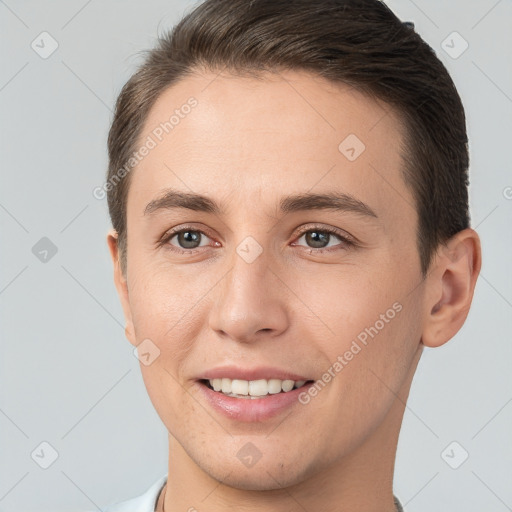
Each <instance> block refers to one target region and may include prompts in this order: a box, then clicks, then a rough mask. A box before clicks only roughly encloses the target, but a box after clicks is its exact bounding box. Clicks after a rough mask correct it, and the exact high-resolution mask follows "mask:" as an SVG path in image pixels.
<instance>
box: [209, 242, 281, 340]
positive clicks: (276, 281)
mask: <svg viewBox="0 0 512 512" xmlns="http://www.w3.org/2000/svg"><path fill="white" fill-rule="evenodd" d="M241 254H242V253H241ZM290 295H291V292H290V291H289V289H288V288H287V286H286V285H285V283H284V281H283V279H282V278H280V276H279V275H277V273H276V272H275V271H273V270H272V269H271V268H270V266H269V261H268V259H267V256H266V254H265V252H263V253H261V254H260V255H258V256H257V257H256V258H255V259H254V260H253V261H251V259H250V258H245V257H242V256H240V255H239V254H238V253H236V254H235V256H234V258H233V264H232V266H231V269H230V270H229V271H228V272H227V274H226V275H225V277H224V278H223V279H222V281H221V283H219V286H218V287H217V293H216V296H215V299H214V301H213V306H212V309H211V311H210V328H211V329H212V330H214V331H215V332H216V333H217V334H218V335H219V336H220V337H221V338H231V339H232V340H235V341H237V342H241V343H252V342H255V341H258V340H261V339H268V338H269V337H270V338H272V337H276V336H278V335H280V334H282V333H283V332H284V331H285V330H286V329H287V328H288V325H289V314H288V310H287V307H286V304H290V302H291V301H290Z"/></svg>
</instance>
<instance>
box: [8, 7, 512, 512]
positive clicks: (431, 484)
mask: <svg viewBox="0 0 512 512" xmlns="http://www.w3.org/2000/svg"><path fill="white" fill-rule="evenodd" d="M388 3H389V5H390V7H391V8H392V9H393V10H394V11H395V12H396V13H397V15H398V16H399V17H400V18H401V19H402V20H404V21H405V20H411V21H413V22H414V23H415V25H416V30H417V31H418V32H419V33H420V34H421V35H422V36H423V37H424V39H425V40H426V41H427V42H428V43H429V44H430V45H431V46H432V47H433V48H434V49H435V51H436V53H437V54H438V56H439V57H440V58H441V59H442V61H443V62H444V63H445V65H446V66H447V68H448V70H449V71H450V73H451V75H452V77H453V79H454V81H455V83H456V85H457V87H458V90H459V92H460V95H461V97H462V100H463V103H464V105H465V109H466V115H467V120H468V131H469V137H470V149H471V155H470V156H471V167H470V173H471V189H470V193H471V214H472V223H473V227H476V229H477V231H478V232H479V234H480V236H481V239H482V243H483V256H484V262H483V269H482V274H481V277H480V279H479V281H478V284H477V287H476V294H475V299H474V304H473V308H472V310H471V312H470V314H469V317H468V320H467V322H466V324H465V325H464V327H463V328H462V330H461V331H460V332H459V333H458V334H457V335H456V336H455V338H454V339H452V340H451V341H450V342H449V343H448V344H446V345H445V346H443V347H441V348H438V349H426V350H425V353H424V356H423V359H422V360H421V362H420V365H419V368H418V371H417V374H416V377H415V380H414V382H413V387H412V391H411V394H410V399H409V402H408V408H407V410H406V413H405V417H404V423H403V427H402V431H401V435H400V441H399V446H398V454H397V463H396V474H395V493H396V494H397V496H399V498H400V499H401V500H402V502H403V503H404V505H405V508H406V511H407V512H427V511H428V512H430V511H432V510H442V511H464V512H482V511H486V512H502V511H506V510H512V487H511V486H510V482H511V481H512V479H511V476H512V475H511V473H512V471H511V466H512V443H511V436H510V433H511V431H512V429H511V424H512V404H511V401H512V379H511V376H510V375H511V371H510V366H511V355H512V349H511V343H510V341H511V335H510V333H511V330H512V322H511V319H512V282H511V281H512V273H511V272H510V257H511V254H512V239H511V221H512V199H511V197H512V189H511V188H507V187H512V175H511V172H510V169H511V158H510V149H511V141H512V121H511V119H512V70H511V65H510V64H511V62H512V37H511V26H512V3H511V2H510V0H501V1H496V0H480V1H470V2H468V1H466V0H457V1H450V2H447V1H445V0H442V1H440V0H436V1H431V0H429V1H427V0H415V1H412V0H393V1H391V0H390V1H389V2H388ZM193 5H194V3H193V2H190V1H184V0H181V1H179V0H174V1H170V0H166V1H164V0H151V1H147V2H142V1H138V2H137V1H133V0H130V1H123V2H121V1H114V0H107V1H100V0H92V1H91V0H89V1H84V0H73V1H67V2H65V1H63V0H61V1H53V2H49V1H34V0H33V1H29V0H26V1H23V0H18V1H15V0H6V1H0V31H1V52H2V66H1V69H0V109H1V121H2V122H1V131H2V132H1V133H2V137H1V155H2V158H1V162H2V186H1V188H0V223H1V233H2V240H1V248H2V251H1V261H0V312H1V331H0V332H1V336H2V339H1V349H0V365H1V366H0V370H1V383H0V434H1V445H0V449H1V454H0V511H3V512H11V511H17V512H19V511H24V512H29V511H37V512H41V511H50V510H51V511H53V512H59V511H71V510H75V511H80V510H81V511H84V510H99V509H100V506H104V505H107V504H109V503H114V502H117V501H120V500H122V499H126V498H128V497H132V496H134V495H138V494H140V493H142V492H143V491H144V490H145V489H146V488H147V487H148V486H149V485H151V484H152V483H153V482H154V481H155V480H156V479H157V478H158V477H160V476H161V475H163V474H165V473H166V471H167V433H166V431H165V429H164V427H163V425H162V424H161V422H160V419H159V417H158V416H157V414H156V412H155V411H154V409H153V406H152V404H151V402H150V401H149V398H148V396H147V394H146V390H145V388H144V384H143V382H142V378H141V376H140V369H139V362H138V360H137V359H136V358H135V357H134V356H133V353H132V346H131V345H130V344H129V343H128V341H126V340H125V337H124V323H123V315H122V310H121V307H120V304H119V302H118V298H117V295H116V292H115V288H114V285H113V282H112V269H111V262H110V257H109V254H108V251H107V246H106V242H105V235H106V233H107V230H108V228H109V226H110V225H109V220H108V215H107V204H106V200H102V201H100V200H97V199H95V198H94V197H93V195H92V190H93V189H94V187H96V186H98V185H101V184H102V183H103V181H104V172H105V169H106V165H107V158H106V137H107V131H108V127H109V122H110V119H111V109H112V106H113V102H114V100H115V98H116V96H117V94H118V93H119V91H120V88H121V86H122V85H123V84H124V82H125V81H126V80H127V79H128V77H129V76H130V74H131V73H132V72H133V70H134V68H135V66H136V64H137V63H139V62H140V57H138V56H137V52H138V51H140V50H142V49H145V48H148V47H150V46H152V45H153V43H154V42H155V38H156V35H157V28H164V27H170V26H171V25H172V24H174V23H175V22H176V21H177V20H178V19H179V18H180V17H181V15H182V14H183V13H184V12H185V11H188V10H189V9H191V8H192V6H193ZM43 31H47V32H49V33H50V34H51V36H52V37H53V38H54V39H55V40H56V41H57V42H58V45H59V46H58V48H57V50H56V51H55V52H54V53H53V54H52V55H51V56H50V57H49V58H47V59H43V58H41V57H40V56H39V54H38V53H36V52H35V51H34V50H33V49H32V48H31V43H32V41H33V40H36V42H37V41H38V39H37V37H38V36H39V34H40V33H41V32H43ZM453 31H457V32H458V33H459V34H460V35H461V36H462V37H463V38H464V39H465V40H466V41H467V42H468V43H469V48H468V49H467V50H466V51H465V52H464V53H462V55H460V56H459V57H458V58H452V57H451V56H449V55H448V53H446V52H445V51H444V49H443V48H442V47H441V44H442V42H443V41H444V40H445V39H446V38H447V36H449V35H450V34H451V33H452V32H453ZM448 41H449V40H448ZM453 44H454V46H455V49H457V48H461V47H460V46H457V45H460V43H453ZM46 48H48V45H46ZM42 237H48V238H49V239H50V240H51V241H52V242H53V244H55V246H56V247H57V253H56V254H55V255H54V256H53V257H51V258H50V255H51V254H50V255H49V256H48V261H47V262H42V261H40V260H39V259H38V258H37V257H36V256H35V255H34V254H33V252H32V248H33V246H34V245H35V244H36V243H37V242H38V241H39V240H40V239H41V238H42ZM453 441H456V442H457V443H458V445H456V446H455V448H454V450H453V451H451V449H449V450H448V457H447V456H446V455H445V456H444V458H443V456H442V453H443V451H444V450H445V448H446V447H447V446H448V445H449V444H450V443H452V442H453ZM42 442H47V443H49V444H50V445H51V446H53V448H54V449H55V450H56V451H57V452H58V458H57V460H56V461H55V462H54V463H53V464H52V465H51V466H50V467H49V468H48V469H42V468H41V467H40V465H39V464H38V463H36V462H35V460H37V461H38V462H39V463H42V462H44V459H45V457H46V462H48V460H49V459H48V457H49V456H50V455H49V454H50V450H49V449H47V448H46V449H45V448H44V445H43V452H44V456H43V455H42V453H43V452H41V446H40V444H41V443H42ZM463 450H464V451H467V453H468V454H469V457H468V459H467V460H466V461H465V462H464V463H463V464H462V465H461V466H460V467H458V469H452V468H451V467H450V466H449V465H448V464H447V462H446V460H448V459H449V460H450V462H451V463H452V465H453V464H454V461H455V462H457V461H459V460H460V458H461V457H462V455H463V454H464V451H463ZM34 451H35V453H36V454H39V457H37V456H36V455H34V458H32V456H31V454H33V453H34ZM34 459H35V460H34ZM202 510H207V501H206V502H205V504H204V508H203V509H202Z"/></svg>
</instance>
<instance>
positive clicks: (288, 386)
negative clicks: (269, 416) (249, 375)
mask: <svg viewBox="0 0 512 512" xmlns="http://www.w3.org/2000/svg"><path fill="white" fill-rule="evenodd" d="M209 382H210V386H212V387H213V389H214V390H215V391H222V393H226V394H231V395H245V396H249V395H250V396H265V395H267V394H269V393H270V394H271V395H272V394H276V393H281V391H285V392H286V391H291V390H292V389H293V388H294V387H295V388H300V387H301V386H303V385H304V384H305V383H306V381H305V380H298V381H293V380H279V379H269V380H266V379H260V380H240V379H233V380H231V379H226V378H223V379H210V380H209Z"/></svg>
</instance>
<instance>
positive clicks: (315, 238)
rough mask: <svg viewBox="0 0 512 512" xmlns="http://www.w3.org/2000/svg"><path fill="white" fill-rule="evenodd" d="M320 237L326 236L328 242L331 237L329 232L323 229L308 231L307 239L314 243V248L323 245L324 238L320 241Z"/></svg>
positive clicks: (325, 240)
mask: <svg viewBox="0 0 512 512" xmlns="http://www.w3.org/2000/svg"><path fill="white" fill-rule="evenodd" d="M318 238H320V239H321V238H324V242H326V243H327V242H328V239H329V233H323V232H322V231H310V232H309V233H306V241H307V242H308V243H311V244H313V247H314V248H321V247H322V243H323V242H322V240H320V242H319V241H318Z"/></svg>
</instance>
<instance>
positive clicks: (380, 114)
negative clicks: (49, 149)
mask: <svg viewBox="0 0 512 512" xmlns="http://www.w3.org/2000/svg"><path fill="white" fill-rule="evenodd" d="M401 129H402V126H401V124H400V122H399V121H398V119H397V117H396V115H395V113H394V112H393V111H392V110H391V108H390V107H389V106H388V105H386V104H384V103H383V102H380V101H378V100H375V99H372V98H370V97H368V96H366V95H364V94H363V93H361V92H359V91H357V90H355V89H353V88H352V87H350V86H348V85H345V84H334V83H332V82H330V81H328V80H325V79H323V78H321V77H318V76H314V75H311V74H309V73H306V72H298V71H286V72H282V73H272V74H265V75H262V76H261V77H260V78H254V77H239V76H234V75H230V74H215V73H199V72H198V73H194V74H192V75H190V76H187V77H186V78H184V79H182V80H181V81H180V82H178V83H177V84H174V85H173V86H171V87H169V88H168V89H166V90H165V91H164V92H163V93H162V94H161V95H160V96H159V98H158V99H157V101H156V102H155V104H154V105H153V108H152V109H151V110H150V112H149V115H148V117H147V119H146V121H145V124H144V127H143V130H142V132H141V135H140V137H139V147H140V146H142V145H143V144H144V143H145V142H148V141H149V140H151V144H150V145H151V146H152V147H151V149H150V151H149V152H148V153H147V155H146V156H145V157H144V158H142V160H141V161H140V162H139V163H138V165H137V166H136V168H135V170H134V171H132V181H131V185H130V191H129V197H128V208H129V209H130V203H131V204H132V206H134V205H135V203H140V204H137V205H136V206H137V209H138V210H140V209H141V208H142V209H143V207H144V206H145V204H146V203H147V202H149V201H150V200H151V199H153V198H154V196H155V195H158V192H159V191H162V190H164V189H165V188H166V187H169V188H174V189H180V190H183V191H193V192H196V193H201V194H204V195H209V196H214V197H215V199H218V200H219V201H221V200H222V199H223V198H224V197H227V196H229V197H230V200H232V199H233V198H234V199H235V204H236V203H237V201H236V198H237V197H238V199H239V201H238V203H239V205H240V207H242V206H244V205H245V206H247V200H248V199H249V200H254V203H255V204H258V207H259V208H265V203H266V202H267V200H268V203H269V207H270V206H273V203H275V202H276V201H277V199H278V198H279V197H281V196H282V195H283V193H284V192H286V194H290V193H300V192H305V191H312V190H314V191H317V190H318V191H320V190H322V191H326V190H330V189H333V188H336V190H337V191H342V192H347V193H350V194H353V195H356V196H359V197H361V198H364V200H365V202H368V203H371V204H373V205H374V206H375V208H376V209H378V210H387V211H388V212H390V213H392V211H393V207H394V206H396V205H397V204H398V206H403V205H400V204H399V203H400V202H401V201H406V202H408V203H409V205H410V204H411V203H412V198H411V197H410V193H409V191H408V190H407V189H406V188H405V184H404V183H403V180H402V178H401V175H400V172H399V169H400V167H401V165H402V161H401V157H400V153H399V151H400V144H401V140H402V135H401ZM263 193H264V194H263ZM400 198H401V199H400ZM143 203H144V204H143Z"/></svg>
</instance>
